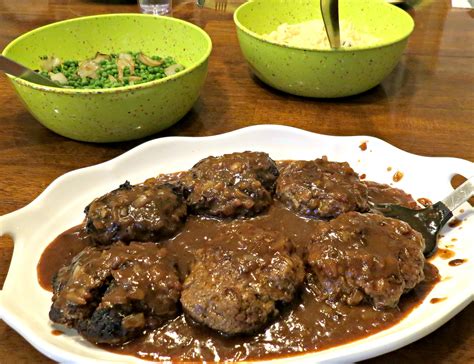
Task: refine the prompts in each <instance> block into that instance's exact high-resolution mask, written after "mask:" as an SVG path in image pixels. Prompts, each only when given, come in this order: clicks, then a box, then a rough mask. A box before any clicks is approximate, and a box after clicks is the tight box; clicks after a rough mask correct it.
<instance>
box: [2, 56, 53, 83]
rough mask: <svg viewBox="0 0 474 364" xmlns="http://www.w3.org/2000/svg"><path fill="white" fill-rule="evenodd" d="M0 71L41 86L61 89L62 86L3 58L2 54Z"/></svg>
mask: <svg viewBox="0 0 474 364" xmlns="http://www.w3.org/2000/svg"><path fill="white" fill-rule="evenodd" d="M0 71H3V72H5V73H8V74H10V75H12V76H15V77H19V78H21V79H23V80H26V81H29V82H33V83H37V84H39V85H43V86H49V87H59V88H61V85H58V84H57V83H55V82H53V81H51V80H50V79H49V78H47V77H44V76H42V75H40V74H39V73H37V72H35V71H33V70H32V69H29V68H27V67H25V66H23V65H21V64H19V63H17V62H15V61H13V60H11V59H10V58H7V57H5V56H2V55H1V54H0Z"/></svg>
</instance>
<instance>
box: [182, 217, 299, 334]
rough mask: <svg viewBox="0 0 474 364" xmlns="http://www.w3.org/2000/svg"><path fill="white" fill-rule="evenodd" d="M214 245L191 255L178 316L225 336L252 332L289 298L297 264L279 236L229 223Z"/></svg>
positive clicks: (296, 279) (295, 283)
mask: <svg viewBox="0 0 474 364" xmlns="http://www.w3.org/2000/svg"><path fill="white" fill-rule="evenodd" d="M217 240H219V241H217ZM217 240H216V241H214V242H213V243H212V244H215V246H209V245H208V246H207V247H206V248H203V249H200V250H199V251H198V252H197V254H196V261H195V263H194V265H192V267H191V273H190V274H189V275H188V277H187V278H186V280H185V281H184V285H183V292H182V295H181V304H182V306H183V310H184V312H185V313H186V314H187V315H188V316H190V317H191V318H192V319H194V320H195V321H197V322H199V323H202V324H204V325H207V326H209V327H210V328H212V329H214V330H218V331H219V332H221V333H223V334H226V335H235V334H240V333H252V332H255V331H256V330H258V329H259V328H261V327H262V326H264V325H265V324H266V323H267V322H268V320H269V319H270V318H272V317H274V316H276V315H277V314H278V305H279V304H280V303H285V302H290V301H291V300H292V299H293V298H294V296H295V293H296V291H297V289H298V288H299V286H300V285H301V284H302V282H303V279H304V268H303V262H302V260H301V258H299V257H298V256H296V255H294V254H292V253H291V244H290V243H289V241H288V240H287V239H286V238H285V237H284V236H282V235H281V234H279V233H276V232H269V231H265V230H262V229H259V228H256V227H253V226H250V225H246V224H238V223H233V224H231V225H230V226H227V228H225V229H223V230H222V234H220V239H217Z"/></svg>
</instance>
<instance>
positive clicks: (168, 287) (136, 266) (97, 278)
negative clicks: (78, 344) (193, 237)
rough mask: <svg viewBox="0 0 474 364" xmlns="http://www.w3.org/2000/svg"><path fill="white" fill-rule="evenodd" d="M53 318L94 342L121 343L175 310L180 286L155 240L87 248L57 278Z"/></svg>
mask: <svg viewBox="0 0 474 364" xmlns="http://www.w3.org/2000/svg"><path fill="white" fill-rule="evenodd" d="M53 291H54V295H53V304H52V306H51V310H50V312H49V317H50V319H51V320H52V321H53V322H56V323H59V324H63V325H66V326H68V327H72V328H75V329H77V330H78V331H79V333H80V334H81V335H83V336H84V337H85V338H86V339H87V340H89V341H92V342H94V343H107V344H121V343H124V342H126V341H128V340H130V339H131V338H133V337H136V336H139V335H141V334H142V333H143V331H144V330H145V329H148V328H154V327H157V326H159V325H160V324H161V323H163V321H164V320H166V319H169V318H172V317H173V316H175V315H176V313H177V302H178V299H179V296H180V292H181V284H180V282H179V279H178V275H177V272H176V270H175V268H174V266H173V265H172V263H171V261H170V260H168V258H167V250H166V249H165V248H160V247H159V246H157V245H156V244H155V243H131V244H130V245H129V246H127V245H124V244H123V243H121V242H118V243H114V244H112V245H109V246H107V247H103V248H99V247H87V248H85V249H84V250H83V251H82V252H81V253H79V254H78V255H76V256H75V257H74V259H73V260H72V262H71V264H70V265H68V266H65V267H62V268H61V269H60V270H59V272H58V273H57V275H56V277H55V278H54V281H53Z"/></svg>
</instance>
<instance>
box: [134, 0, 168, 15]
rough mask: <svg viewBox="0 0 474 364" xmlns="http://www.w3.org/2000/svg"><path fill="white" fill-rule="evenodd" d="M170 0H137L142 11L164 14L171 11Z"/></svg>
mask: <svg viewBox="0 0 474 364" xmlns="http://www.w3.org/2000/svg"><path fill="white" fill-rule="evenodd" d="M172 3H173V1H172V0H138V4H139V5H140V9H141V11H142V13H145V14H154V15H164V14H168V13H170V12H171V7H172Z"/></svg>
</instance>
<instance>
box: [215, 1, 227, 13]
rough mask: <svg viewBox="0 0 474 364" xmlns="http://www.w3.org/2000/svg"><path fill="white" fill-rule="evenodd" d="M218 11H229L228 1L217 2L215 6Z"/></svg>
mask: <svg viewBox="0 0 474 364" xmlns="http://www.w3.org/2000/svg"><path fill="white" fill-rule="evenodd" d="M214 9H215V10H216V11H226V9H227V0H216V4H215V6H214Z"/></svg>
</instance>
